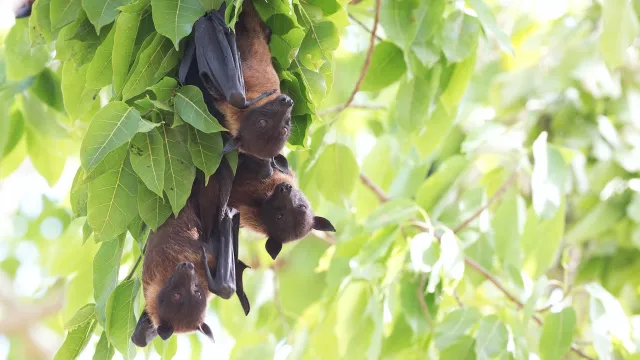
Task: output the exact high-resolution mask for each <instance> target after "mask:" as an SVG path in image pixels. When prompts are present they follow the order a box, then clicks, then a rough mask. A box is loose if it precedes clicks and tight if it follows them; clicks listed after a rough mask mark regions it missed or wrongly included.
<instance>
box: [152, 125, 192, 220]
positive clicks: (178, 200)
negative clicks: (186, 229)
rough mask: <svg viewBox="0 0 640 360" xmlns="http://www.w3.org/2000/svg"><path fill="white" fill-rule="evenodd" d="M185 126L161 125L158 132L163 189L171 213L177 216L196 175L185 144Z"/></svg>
mask: <svg viewBox="0 0 640 360" xmlns="http://www.w3.org/2000/svg"><path fill="white" fill-rule="evenodd" d="M185 132H186V127H185V126H182V127H180V128H176V129H172V128H170V127H168V126H166V125H164V126H162V129H161V131H160V134H161V135H162V137H163V141H164V150H165V154H166V156H167V157H166V158H165V171H164V191H165V193H166V194H167V196H168V197H169V203H170V204H171V208H172V209H173V213H174V214H175V215H176V216H177V215H178V213H179V212H180V210H181V209H182V208H183V207H184V205H185V204H186V202H187V198H188V197H189V194H190V193H191V185H192V184H193V180H194V179H195V177H196V168H195V166H193V163H192V161H191V155H190V154H189V149H188V146H187V136H188V135H187V134H185Z"/></svg>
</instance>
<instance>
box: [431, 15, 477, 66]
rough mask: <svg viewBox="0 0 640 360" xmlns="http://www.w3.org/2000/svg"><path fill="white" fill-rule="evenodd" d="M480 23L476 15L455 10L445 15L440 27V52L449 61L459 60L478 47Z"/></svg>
mask: <svg viewBox="0 0 640 360" xmlns="http://www.w3.org/2000/svg"><path fill="white" fill-rule="evenodd" d="M479 35H480V23H479V22H478V19H477V18H476V17H473V16H471V15H468V14H465V13H464V12H463V11H461V10H456V11H454V12H452V13H451V14H449V16H447V19H446V20H445V22H444V28H443V29H442V40H441V45H442V52H444V55H445V56H446V57H447V60H449V61H450V62H454V63H455V62H461V61H462V60H464V59H466V58H467V57H469V56H470V55H471V54H474V53H475V51H476V47H478V37H479Z"/></svg>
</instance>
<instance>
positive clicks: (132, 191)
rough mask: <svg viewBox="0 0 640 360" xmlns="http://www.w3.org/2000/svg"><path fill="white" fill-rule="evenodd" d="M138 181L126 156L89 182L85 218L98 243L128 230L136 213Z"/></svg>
mask: <svg viewBox="0 0 640 360" xmlns="http://www.w3.org/2000/svg"><path fill="white" fill-rule="evenodd" d="M137 192H138V180H137V179H136V175H135V173H134V172H133V169H132V168H131V164H130V163H129V160H128V157H125V158H124V160H123V161H122V162H121V163H120V164H118V166H116V167H114V168H111V169H110V170H109V171H107V172H106V173H104V174H102V175H101V176H100V177H98V178H97V179H95V180H93V181H92V182H90V183H89V202H88V214H87V220H88V221H89V225H91V228H92V229H93V231H94V232H95V235H94V236H95V240H96V241H97V242H100V241H105V240H110V239H113V238H114V237H116V236H118V235H120V234H122V233H124V232H125V231H127V225H129V222H130V221H131V220H133V219H134V218H135V216H136V215H137V214H138V206H137V203H136V194H137Z"/></svg>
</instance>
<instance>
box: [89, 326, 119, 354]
mask: <svg viewBox="0 0 640 360" xmlns="http://www.w3.org/2000/svg"><path fill="white" fill-rule="evenodd" d="M115 351H116V350H115V349H114V348H113V345H111V344H110V343H109V339H107V333H106V332H105V331H103V332H102V335H100V340H98V344H97V345H96V352H95V353H94V354H93V360H111V359H112V358H113V355H114V354H115Z"/></svg>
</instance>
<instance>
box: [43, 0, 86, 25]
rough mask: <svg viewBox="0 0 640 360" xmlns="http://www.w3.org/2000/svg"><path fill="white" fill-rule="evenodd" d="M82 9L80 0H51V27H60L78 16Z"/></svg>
mask: <svg viewBox="0 0 640 360" xmlns="http://www.w3.org/2000/svg"><path fill="white" fill-rule="evenodd" d="M80 9H82V3H81V2H80V0H51V10H50V16H51V28H52V29H59V28H61V27H63V26H65V25H67V24H68V23H70V22H72V21H74V20H75V19H76V18H77V17H78V11H80Z"/></svg>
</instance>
